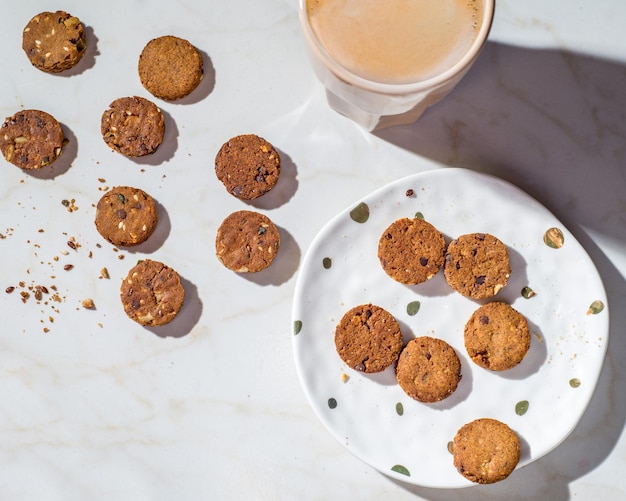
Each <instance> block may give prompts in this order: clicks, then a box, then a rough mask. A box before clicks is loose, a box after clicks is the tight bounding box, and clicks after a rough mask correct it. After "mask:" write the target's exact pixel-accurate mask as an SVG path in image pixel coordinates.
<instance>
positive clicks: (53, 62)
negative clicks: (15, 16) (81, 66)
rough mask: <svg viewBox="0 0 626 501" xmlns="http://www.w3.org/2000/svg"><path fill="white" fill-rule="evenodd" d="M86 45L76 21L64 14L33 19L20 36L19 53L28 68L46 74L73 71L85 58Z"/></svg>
mask: <svg viewBox="0 0 626 501" xmlns="http://www.w3.org/2000/svg"><path fill="white" fill-rule="evenodd" d="M86 47H87V42H86V39H85V30H84V28H83V25H82V23H81V22H80V19H78V18H77V17H76V16H72V15H71V14H68V13H67V12H65V11H62V10H58V11H56V12H42V13H40V14H37V15H36V16H34V17H33V18H32V19H31V20H30V21H29V22H28V24H27V25H26V27H25V28H24V31H23V33H22V49H23V50H24V52H25V53H26V56H27V57H28V59H29V60H30V62H31V64H32V65H33V66H34V67H35V68H38V69H40V70H41V71H45V72H46V73H60V72H61V71H65V70H68V69H70V68H73V67H74V66H76V64H78V62H79V61H80V60H81V59H82V57H83V55H84V54H85V49H86Z"/></svg>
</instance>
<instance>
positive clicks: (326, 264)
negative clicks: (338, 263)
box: [322, 257, 333, 270]
mask: <svg viewBox="0 0 626 501" xmlns="http://www.w3.org/2000/svg"><path fill="white" fill-rule="evenodd" d="M332 265H333V260H332V259H331V258H329V257H325V258H324V259H322V266H323V267H324V268H326V269H327V270H328V269H329V268H330V267H331V266H332Z"/></svg>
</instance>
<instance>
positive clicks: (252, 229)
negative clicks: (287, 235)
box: [215, 210, 280, 273]
mask: <svg viewBox="0 0 626 501" xmlns="http://www.w3.org/2000/svg"><path fill="white" fill-rule="evenodd" d="M279 248H280V233H279V231H278V228H276V225H275V224H274V223H273V222H272V221H271V220H270V218H268V217H267V216H265V215H263V214H260V213H259V212H254V211H248V210H241V211H237V212H233V213H232V214H230V215H229V216H228V217H226V219H224V221H222V224H221V225H220V227H219V228H218V230H217V236H216V238H215V253H216V255H217V258H218V259H219V260H220V262H221V263H222V264H223V265H224V266H226V268H228V269H230V270H233V271H236V272H237V273H248V272H249V273H256V272H258V271H261V270H264V269H265V268H267V267H268V266H269V265H270V264H272V261H273V260H274V258H275V257H276V254H277V253H278V250H279Z"/></svg>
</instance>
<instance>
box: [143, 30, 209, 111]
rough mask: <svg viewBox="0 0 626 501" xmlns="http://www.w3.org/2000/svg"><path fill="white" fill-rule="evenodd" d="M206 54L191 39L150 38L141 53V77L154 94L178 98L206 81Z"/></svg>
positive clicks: (171, 37) (169, 98)
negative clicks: (204, 56)
mask: <svg viewBox="0 0 626 501" xmlns="http://www.w3.org/2000/svg"><path fill="white" fill-rule="evenodd" d="M202 66H203V63H202V55H201V54H200V52H199V51H198V49H196V48H195V47H194V46H193V45H192V44H191V43H189V41H187V40H185V39H183V38H178V37H175V36H171V35H167V36H162V37H158V38H155V39H153V40H150V41H149V42H148V43H147V44H146V46H145V47H144V49H143V51H142V52H141V55H140V56H139V64H138V71H139V79H140V80H141V84H142V85H143V86H144V87H145V88H146V90H147V91H148V92H150V93H151V94H152V95H153V96H155V97H158V98H159V99H163V100H165V101H175V100H177V99H180V98H182V97H185V96H187V95H188V94H191V92H192V91H193V90H194V89H195V88H196V87H197V86H198V84H200V81H201V80H202V72H203V70H202Z"/></svg>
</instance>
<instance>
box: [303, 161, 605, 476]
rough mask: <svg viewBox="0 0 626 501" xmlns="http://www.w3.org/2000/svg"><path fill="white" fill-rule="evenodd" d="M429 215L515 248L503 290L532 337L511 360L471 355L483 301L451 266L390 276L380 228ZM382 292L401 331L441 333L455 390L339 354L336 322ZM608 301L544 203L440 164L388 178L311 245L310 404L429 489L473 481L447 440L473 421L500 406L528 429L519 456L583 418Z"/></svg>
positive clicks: (365, 454)
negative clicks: (427, 389)
mask: <svg viewBox="0 0 626 501" xmlns="http://www.w3.org/2000/svg"><path fill="white" fill-rule="evenodd" d="M416 215H417V217H424V218H425V219H426V220H427V221H429V222H430V223H432V224H434V225H435V226H436V227H437V228H438V229H439V230H440V231H441V232H442V233H443V234H444V235H445V237H446V240H447V241H450V240H451V239H453V238H455V237H456V236H459V235H462V234H465V233H474V232H482V233H491V234H493V235H495V236H497V237H498V238H500V239H501V240H502V241H503V242H504V243H505V244H506V245H507V247H508V249H509V253H510V259H511V267H512V274H511V278H510V280H509V283H508V284H507V285H506V287H505V288H504V289H502V290H501V291H500V293H499V294H498V295H497V296H496V299H497V300H501V301H506V302H508V303H509V304H511V305H512V306H513V307H514V308H515V309H517V310H518V311H520V312H521V313H522V314H524V315H525V316H526V318H527V320H528V322H529V325H530V328H531V332H532V336H531V337H532V340H531V345H530V350H529V352H528V354H527V355H526V357H525V358H524V360H523V361H522V362H521V363H520V364H519V365H518V366H517V367H515V368H513V369H510V370H508V371H504V372H490V371H488V370H485V369H482V368H480V367H478V366H477V365H475V364H474V363H473V362H471V360H470V359H469V357H468V356H467V353H466V351H465V347H464V343H463V328H464V325H465V322H466V321H467V319H468V318H469V317H470V315H471V313H472V312H473V311H474V310H475V309H476V308H477V307H478V306H479V305H480V304H483V303H484V302H485V301H473V300H470V299H467V298H465V297H462V296H461V295H460V294H458V293H456V292H454V291H453V290H452V289H451V288H450V287H449V286H448V285H447V283H446V282H445V279H444V277H443V273H442V272H439V273H438V274H437V275H435V277H433V278H432V279H431V280H429V281H428V282H426V283H424V284H420V285H416V286H406V285H402V284H400V283H397V282H395V281H394V280H392V279H391V278H389V277H388V276H387V275H386V274H385V272H384V271H383V270H382V268H381V266H380V263H379V261H378V257H377V248H378V239H379V238H380V235H381V234H382V232H383V231H384V230H385V228H386V227H387V226H388V225H389V224H391V223H392V222H393V221H394V220H396V219H399V218H401V217H415V216H416ZM363 303H373V304H377V305H379V306H382V307H383V308H385V309H387V310H388V311H389V312H391V313H392V314H393V315H394V316H395V317H396V319H397V320H398V322H399V323H400V326H401V329H402V332H403V337H404V341H405V342H406V341H408V340H409V339H411V338H413V337H417V336H422V335H429V336H433V337H438V338H441V339H444V340H445V341H447V342H448V343H450V344H451V345H452V346H453V347H454V348H455V350H456V352H457V354H458V355H459V358H460V359H461V365H462V380H461V382H460V383H459V386H458V388H457V390H456V391H455V392H454V393H453V394H452V395H451V396H450V397H448V398H447V399H445V400H443V401H441V402H438V403H436V404H424V403H421V402H418V401H415V400H413V399H411V398H410V397H408V396H407V395H406V394H405V393H404V392H403V391H402V389H401V388H400V387H399V386H398V384H397V381H396V378H395V368H394V367H390V368H388V369H387V370H386V371H384V372H382V373H378V374H364V373H360V372H357V371H355V370H352V369H351V368H349V367H347V366H346V365H345V364H344V363H343V362H342V360H341V359H340V358H339V356H338V355H337V352H336V350H335V344H334V331H335V326H336V324H337V323H338V322H339V320H340V319H341V317H342V316H343V314H344V313H345V312H346V311H347V310H348V309H350V308H351V307H353V306H356V305H358V304H363ZM606 304H607V300H606V295H605V291H604V287H603V285H602V282H601V279H600V277H599V275H598V272H597V270H596V268H595V266H594V264H593V262H592V261H591V259H590V258H589V256H588V255H587V253H586V252H585V250H584V249H583V248H582V246H581V245H580V244H579V243H578V242H577V241H576V239H575V238H574V237H573V236H572V234H571V233H569V232H568V231H567V229H566V228H565V227H564V226H563V224H561V223H560V222H559V221H558V220H557V219H556V218H555V217H554V215H552V214H551V213H550V212H549V211H548V210H547V209H546V208H545V207H543V206H542V205H541V204H539V203H538V202H537V201H536V200H534V199H533V198H531V197H530V196H528V195H527V194H526V193H524V192H523V191H521V190H520V189H519V188H517V187H515V186H513V185H511V184H509V183H508V182H505V181H503V180H500V179H497V178H494V177H492V176H488V175H485V174H479V173H476V172H472V171H469V170H465V169H456V168H442V169H436V170H433V171H427V172H424V173H421V174H415V175H412V176H409V177H407V178H404V179H400V180H398V181H396V182H393V183H391V184H389V185H387V186H385V187H383V188H381V189H379V190H377V191H375V192H374V193H372V194H370V195H368V196H366V197H365V198H363V199H362V200H360V201H358V202H356V203H354V204H353V205H351V206H350V207H348V208H347V209H346V210H345V211H343V212H342V213H340V214H339V215H337V216H336V217H335V218H334V219H332V220H331V221H330V222H329V223H328V224H327V225H326V226H325V227H324V228H323V229H322V231H321V232H320V233H319V234H318V235H317V237H316V238H315V239H314V241H313V243H312V244H311V247H310V249H309V250H308V251H307V253H306V256H305V258H304V260H303V263H302V268H301V271H300V273H299V276H298V280H297V284H296V289H295V298H294V305H293V313H292V315H293V316H292V321H293V334H294V337H293V348H294V355H295V362H296V366H297V370H298V374H299V377H300V380H301V383H302V386H303V387H304V390H305V392H306V394H307V396H308V398H309V400H310V402H311V405H312V406H313V408H314V409H315V412H316V413H317V415H318V416H319V418H320V419H321V420H322V422H323V423H324V424H325V426H326V427H327V428H328V429H329V430H330V432H331V433H332V434H333V435H334V436H335V438H336V439H337V440H338V441H339V442H341V443H342V444H343V445H344V446H345V447H346V448H347V449H348V450H349V451H351V452H352V453H353V454H354V455H356V456H357V457H358V458H360V459H361V460H363V461H364V462H366V463H368V464H369V465H371V466H373V467H374V468H376V469H377V470H379V471H381V472H383V473H385V474H387V475H389V476H391V477H394V478H397V479H398V480H402V481H404V482H408V483H413V484H417V485H422V486H428V487H438V488H455V487H464V486H469V485H473V484H471V482H469V481H468V480H466V479H465V478H464V477H462V476H461V475H460V474H459V473H458V472H457V471H456V469H455V468H454V466H453V463H452V455H451V453H450V452H449V444H450V442H451V440H452V439H453V438H454V435H455V434H456V432H457V430H458V429H459V428H460V427H461V426H462V425H463V424H465V423H467V422H469V421H472V420H474V419H477V418H482V417H492V418H495V419H499V420H500V421H503V422H505V423H507V424H508V425H509V426H510V427H511V428H512V429H513V430H514V431H515V432H516V433H517V434H518V435H519V437H520V440H521V444H522V451H521V459H520V463H519V466H518V467H521V466H524V465H526V464H528V463H530V462H532V461H534V460H536V459H537V458H539V457H541V456H543V455H544V454H546V453H547V452H549V451H550V450H552V449H553V448H554V447H556V446H557V445H559V444H560V443H561V442H562V441H563V440H564V439H565V438H566V437H567V436H568V435H569V434H570V432H571V431H572V430H573V429H574V427H575V426H576V424H577V422H578V421H579V419H580V417H581V416H582V414H583V412H584V411H585V408H586V407H587V404H588V403H589V400H590V399H591V396H592V393H593V390H594V387H595V385H596V382H597V380H598V377H599V374H600V369H601V367H602V362H603V360H604V355H605V352H606V347H607V342H608V311H607V307H606Z"/></svg>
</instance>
